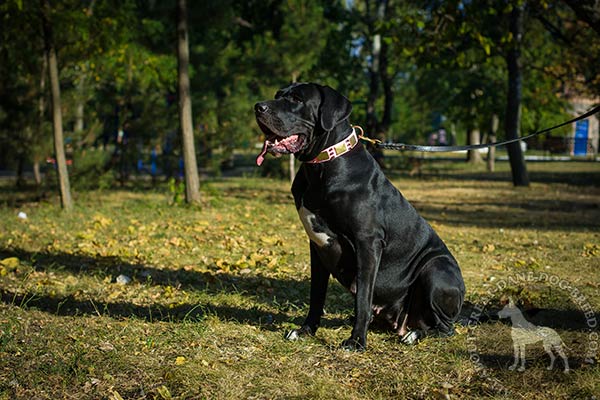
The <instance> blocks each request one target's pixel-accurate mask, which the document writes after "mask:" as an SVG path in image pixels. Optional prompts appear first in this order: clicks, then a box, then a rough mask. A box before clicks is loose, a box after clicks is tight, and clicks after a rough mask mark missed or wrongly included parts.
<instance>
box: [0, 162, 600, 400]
mask: <svg viewBox="0 0 600 400" xmlns="http://www.w3.org/2000/svg"><path fill="white" fill-rule="evenodd" d="M434 170H435V171H438V172H439V173H441V174H442V175H432V171H434ZM440 171H441V172H440ZM530 171H531V172H532V177H533V178H534V183H533V184H532V186H531V187H530V188H528V189H515V188H513V187H512V186H511V185H510V183H509V182H508V181H507V180H506V179H503V177H504V176H505V175H506V174H507V173H508V172H507V170H506V169H505V168H504V166H503V167H502V168H501V170H500V172H498V173H496V174H495V175H493V176H492V178H493V179H485V177H486V174H485V173H482V172H481V171H475V172H473V171H469V170H465V168H464V167H462V168H454V167H453V168H446V167H445V166H444V165H443V164H438V165H434V164H432V165H429V166H427V167H426V168H425V170H424V175H423V177H422V179H417V178H409V177H407V176H405V175H395V174H390V176H392V177H393V182H394V183H395V184H396V186H397V187H399V188H400V189H401V191H402V192H403V194H404V195H405V196H406V197H407V198H408V199H409V200H411V201H412V202H413V204H414V205H415V206H416V208H417V209H419V210H420V212H421V213H422V214H423V215H424V216H425V217H426V218H427V219H428V220H429V221H430V223H431V224H432V225H433V226H434V228H435V229H436V230H437V231H438V232H439V234H440V235H441V236H442V238H443V239H444V240H445V241H446V243H447V244H448V246H449V247H450V249H451V250H452V252H453V253H454V254H455V256H456V258H457V259H458V261H459V263H460V265H461V268H462V270H463V274H464V277H465V281H466V285H467V291H468V293H467V300H468V301H469V302H470V304H471V305H478V304H480V303H481V302H482V301H483V299H484V298H485V297H486V293H489V292H490V291H493V290H494V287H495V286H494V285H496V284H497V283H498V282H502V281H505V280H508V279H509V278H511V277H514V276H517V275H518V274H523V273H533V274H536V275H535V276H539V275H540V274H542V273H545V274H547V275H550V276H555V277H557V279H559V280H562V281H564V282H568V283H570V284H571V285H572V286H573V287H576V288H577V289H578V290H579V291H580V293H581V294H582V295H584V296H585V298H586V301H588V302H589V304H591V307H592V308H593V310H596V311H597V310H599V309H600V284H598V282H600V279H599V278H600V272H599V269H598V267H600V231H599V229H598V228H599V227H600V207H599V205H598V204H599V203H600V201H599V200H600V188H599V187H598V182H595V185H594V184H593V182H590V181H589V180H587V184H586V177H595V178H597V177H598V176H599V173H600V168H599V167H598V166H596V164H591V163H585V164H584V163H581V164H580V163H569V164H552V165H549V164H530ZM536 177H537V178H540V179H537V180H536ZM551 180H554V181H556V182H555V183H551V182H550V181H551ZM569 182H575V183H576V184H570V183H569ZM202 194H203V201H202V205H201V206H197V207H186V206H174V205H171V204H170V203H171V201H170V200H171V199H170V197H169V193H168V191H167V190H166V189H164V188H162V187H160V186H159V187H158V188H156V189H152V190H149V191H141V190H137V191H113V190H106V191H95V192H82V193H77V194H76V201H77V203H76V204H77V206H76V208H75V210H74V212H72V213H71V214H64V213H62V212H61V211H60V210H59V209H58V208H57V202H55V200H54V199H53V198H50V199H49V201H47V202H42V203H36V202H30V201H28V200H27V195H26V194H19V193H12V192H10V191H9V190H4V191H3V192H2V194H1V195H0V196H2V197H1V199H0V200H1V202H0V204H5V205H6V206H4V207H3V208H0V261H2V264H0V295H1V298H2V302H1V303H0V399H2V398H6V399H12V398H22V399H30V398H90V399H95V398H116V399H118V398H120V397H122V398H164V399H168V398H228V399H229V398H236V399H237V398H295V397H302V398H323V399H330V398H336V399H337V398H340V399H364V398H381V399H389V398H448V397H447V396H450V398H454V397H460V398H480V397H486V396H491V397H498V398H500V397H501V396H502V392H501V391H499V387H500V388H503V389H505V390H507V391H508V393H509V397H511V398H528V399H538V398H590V397H591V396H592V395H593V394H596V395H597V394H598V393H599V392H600V378H599V375H598V367H597V366H592V365H588V364H585V363H584V360H583V358H584V354H585V349H586V346H588V344H589V341H590V340H589V332H588V331H587V330H586V325H585V321H584V320H582V319H581V315H579V314H577V309H578V307H577V304H575V303H574V301H573V299H572V298H571V297H570V296H569V294H568V293H565V291H564V290H563V289H561V288H559V287H558V286H556V285H553V284H548V283H544V282H536V281H529V282H527V281H523V282H521V283H520V284H518V285H513V286H512V287H510V288H508V290H507V291H503V292H502V293H500V292H498V293H497V294H498V296H496V298H494V299H493V300H492V303H493V304H494V305H495V304H497V302H498V301H500V300H501V299H500V297H501V295H506V294H507V293H508V294H511V295H514V296H516V297H517V298H518V299H519V300H520V301H521V303H520V304H521V307H522V308H523V309H524V310H536V309H539V310H541V311H539V312H538V314H536V315H537V317H535V315H534V314H531V315H532V317H530V318H534V317H535V318H538V319H534V320H535V321H539V322H538V323H539V324H545V325H552V326H553V327H554V328H555V329H556V330H557V331H558V332H559V333H560V334H561V337H562V338H563V340H564V341H565V343H566V345H567V347H568V348H569V359H570V362H571V363H572V368H573V371H572V372H571V373H570V374H563V373H562V364H561V361H560V360H558V361H557V367H556V368H555V369H554V370H553V371H547V370H546V369H545V367H546V365H547V363H548V361H549V358H548V356H547V355H546V354H545V353H544V352H543V350H542V347H541V344H539V343H538V344H537V345H531V349H530V350H528V364H527V365H528V368H527V370H526V371H525V372H523V373H517V372H513V371H508V369H507V367H508V365H510V363H511V362H512V345H511V338H510V324H505V323H501V322H499V321H487V320H486V321H483V323H482V324H481V325H480V326H478V327H477V328H476V330H475V331H469V330H467V329H466V328H464V327H459V329H458V330H459V334H458V335H456V336H455V337H453V338H450V339H426V340H424V341H423V342H422V343H420V344H418V345H417V346H415V347H405V346H403V345H401V344H399V343H398V341H397V339H396V338H395V337H394V335H393V334H392V333H391V332H389V331H387V330H385V329H377V328H374V329H372V330H371V331H370V332H369V349H368V351H367V352H364V353H349V352H346V351H343V350H341V349H340V348H339V347H338V344H339V343H340V342H341V341H342V340H343V339H345V338H346V337H347V336H348V335H349V333H350V329H351V325H350V322H349V320H350V317H351V314H352V303H353V302H352V298H351V296H350V295H349V294H348V293H346V292H345V290H343V289H342V288H341V287H340V285H338V284H336V283H333V284H332V285H331V287H330V291H329V293H328V301H327V304H326V311H327V314H326V316H325V318H324V321H323V327H322V328H321V329H320V330H319V332H318V333H317V335H316V337H314V338H310V339H307V340H304V341H301V342H297V343H290V342H287V341H285V340H284V339H283V334H284V332H285V330H286V329H290V328H291V327H293V326H295V324H298V323H300V322H301V321H302V319H303V317H304V316H305V314H306V312H307V308H308V306H307V302H308V291H309V281H308V278H309V263H308V259H309V257H308V241H307V240H308V239H307V238H306V235H305V233H304V232H303V229H302V226H301V224H300V223H299V221H298V218H297V215H296V211H295V209H294V206H293V200H292V198H291V195H290V193H289V183H287V182H286V181H278V180H270V179H261V178H231V179H222V180H212V181H208V182H205V184H204V186H203V193H202ZM11 196H13V198H12V199H10V197H11ZM19 196H20V197H19ZM19 211H22V212H25V213H26V214H27V219H20V218H18V217H17V214H18V212H19ZM119 275H125V276H127V277H129V278H131V282H130V283H128V284H126V285H122V284H119V283H117V277H119ZM528 315H529V314H528ZM540 318H541V319H540ZM542 322H543V323H542ZM472 338H475V339H476V344H477V347H476V352H477V354H478V355H479V354H481V356H482V357H484V359H485V365H486V369H485V371H484V372H482V371H481V370H478V369H477V368H476V365H475V364H474V363H473V362H472V361H471V360H470V356H471V355H472V354H470V353H469V351H468V348H469V347H468V345H469V343H470V342H469V340H471V339H472ZM498 383H500V385H498Z"/></svg>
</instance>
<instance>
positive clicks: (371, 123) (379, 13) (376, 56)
mask: <svg viewBox="0 0 600 400" xmlns="http://www.w3.org/2000/svg"><path fill="white" fill-rule="evenodd" d="M376 3H377V9H376V10H375V17H374V18H371V7H370V5H371V4H370V1H367V3H366V7H367V18H368V19H369V26H368V31H369V35H370V36H371V37H372V39H371V65H370V66H369V70H368V72H369V96H368V98H367V127H366V128H367V132H366V133H367V136H369V135H375V134H377V130H378V126H377V125H378V123H377V113H376V111H375V102H376V101H377V97H379V81H380V73H381V70H380V63H381V35H380V34H379V33H375V24H376V22H377V21H383V19H384V18H385V13H386V9H387V0H377V2H376Z"/></svg>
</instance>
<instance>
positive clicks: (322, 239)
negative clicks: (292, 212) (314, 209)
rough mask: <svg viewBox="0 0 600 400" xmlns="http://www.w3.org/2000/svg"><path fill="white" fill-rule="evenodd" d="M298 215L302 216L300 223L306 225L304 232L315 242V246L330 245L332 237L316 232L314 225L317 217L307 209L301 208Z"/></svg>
mask: <svg viewBox="0 0 600 400" xmlns="http://www.w3.org/2000/svg"><path fill="white" fill-rule="evenodd" d="M298 215H299V216H300V221H302V225H304V230H305V231H306V234H307V235H308V237H309V238H310V240H312V241H313V242H315V244H316V245H317V246H319V247H324V246H327V244H328V243H329V239H330V237H329V236H328V235H327V234H326V233H325V232H315V230H314V225H315V222H314V221H315V220H316V218H317V216H316V215H315V214H313V213H311V212H310V211H309V210H308V209H306V208H305V207H300V209H299V210H298Z"/></svg>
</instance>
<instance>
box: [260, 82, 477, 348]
mask: <svg viewBox="0 0 600 400" xmlns="http://www.w3.org/2000/svg"><path fill="white" fill-rule="evenodd" d="M254 110H255V114H256V121H257V123H258V125H259V127H260V128H261V130H262V131H263V133H264V134H265V138H266V139H265V141H264V145H263V149H262V151H261V153H260V154H259V156H258V157H257V159H256V163H257V164H258V165H261V164H262V162H263V161H264V157H265V155H266V154H267V153H269V154H273V155H280V154H290V153H292V154H294V156H295V157H296V158H297V159H298V160H300V161H302V165H301V166H300V169H299V171H298V173H297V175H296V178H295V180H294V183H293V185H292V193H293V195H294V200H295V203H296V209H297V210H298V214H299V216H300V220H301V221H302V224H303V226H304V229H305V230H306V233H307V234H308V237H309V238H310V262H311V269H310V270H311V286H310V309H309V312H308V316H307V317H306V320H305V321H304V323H303V324H302V326H301V327H300V328H299V329H295V330H293V331H291V332H289V333H288V334H287V335H286V337H287V338H288V339H290V340H295V339H298V338H299V337H301V336H303V335H314V334H315V332H316V331H317V328H318V326H319V322H320V320H321V316H322V315H323V306H324V304H325V296H326V292H327V285H328V281H329V277H330V275H333V276H334V277H335V278H336V279H337V280H338V281H339V282H340V283H341V284H342V285H343V286H344V287H346V288H347V289H348V290H349V291H350V292H351V293H352V294H353V295H354V298H355V304H354V312H355V316H354V326H353V329H352V334H351V335H350V337H349V338H348V339H346V340H344V341H343V342H342V346H343V347H344V348H347V349H351V350H363V349H365V348H366V346H367V339H366V336H367V329H368V326H369V324H370V322H371V320H372V319H373V317H376V316H378V317H382V318H383V319H384V320H386V321H388V322H389V323H390V324H391V326H392V329H394V330H395V331H396V332H397V333H398V335H399V336H400V338H401V339H400V340H401V341H402V342H404V343H407V344H412V343H414V342H416V341H417V340H418V339H419V338H421V337H423V336H424V335H432V334H435V335H440V336H449V335H452V334H453V332H454V328H453V324H454V321H455V320H456V318H457V317H458V314H459V312H460V309H461V307H462V303H463V299H464V294H465V286H464V282H463V278H462V275H461V272H460V268H459V266H458V263H457V262H456V260H455V259H454V257H453V256H452V254H450V251H449V250H448V248H447V247H446V245H445V244H444V243H443V242H442V240H441V239H440V238H439V236H438V235H437V234H436V233H435V232H434V230H433V229H432V228H431V226H430V225H429V224H428V223H427V222H426V221H425V220H424V219H423V218H422V217H421V216H420V215H419V214H418V213H417V211H416V210H415V209H414V208H413V206H412V205H411V204H410V203H409V202H408V201H407V200H406V199H405V198H404V197H403V196H402V194H401V193H400V192H399V191H398V190H397V189H396V188H395V187H394V186H393V185H392V184H391V183H390V181H389V180H388V179H387V178H386V177H385V175H384V173H383V172H382V171H381V169H380V168H379V166H378V164H377V163H376V162H375V160H374V159H373V157H372V156H371V155H370V153H369V152H368V151H367V149H366V148H365V147H364V146H363V145H362V144H361V143H360V141H359V139H358V138H357V135H356V132H355V130H354V128H353V127H352V126H351V125H350V123H349V122H348V118H349V116H350V113H351V111H352V105H351V103H350V101H348V99H347V98H345V97H344V96H342V95H341V94H340V93H338V92H337V91H335V90H333V89H332V88H330V87H328V86H321V85H318V84H314V83H295V84H292V85H290V86H287V87H285V88H283V89H281V90H279V91H278V92H277V94H276V95H275V99H274V100H268V101H263V102H260V103H257V104H256V105H255V107H254Z"/></svg>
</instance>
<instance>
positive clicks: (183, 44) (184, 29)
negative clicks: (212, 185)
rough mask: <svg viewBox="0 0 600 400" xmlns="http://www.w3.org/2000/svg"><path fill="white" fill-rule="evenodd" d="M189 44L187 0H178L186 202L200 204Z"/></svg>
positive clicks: (178, 58)
mask: <svg viewBox="0 0 600 400" xmlns="http://www.w3.org/2000/svg"><path fill="white" fill-rule="evenodd" d="M189 58H190V56H189V44H188V26H187V4H186V0H177V63H178V70H177V72H178V83H179V121H180V125H181V135H182V143H183V162H184V166H185V201H186V202H187V203H198V202H200V179H199V178H198V165H197V163H196V151H195V148H194V126H193V123H192V99H191V95H190V77H189V73H188V65H189Z"/></svg>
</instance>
